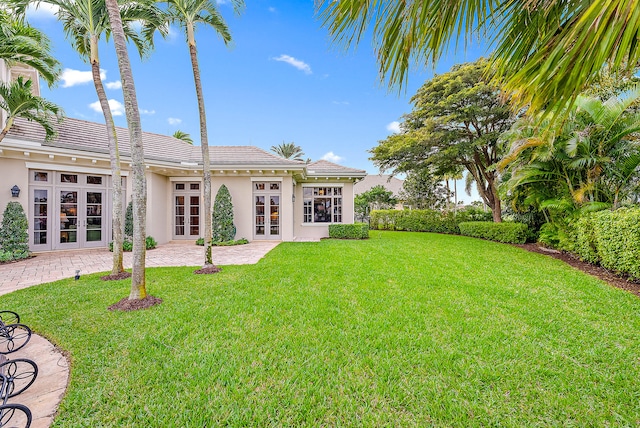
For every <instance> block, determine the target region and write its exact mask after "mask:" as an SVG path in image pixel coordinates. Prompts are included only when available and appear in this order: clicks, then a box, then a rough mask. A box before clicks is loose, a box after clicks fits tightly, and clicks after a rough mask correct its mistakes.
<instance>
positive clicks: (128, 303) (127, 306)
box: [107, 296, 162, 312]
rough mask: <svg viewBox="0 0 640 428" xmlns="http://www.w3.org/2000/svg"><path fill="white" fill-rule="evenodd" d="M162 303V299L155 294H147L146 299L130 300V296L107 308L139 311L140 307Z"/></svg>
mask: <svg viewBox="0 0 640 428" xmlns="http://www.w3.org/2000/svg"><path fill="white" fill-rule="evenodd" d="M160 303H162V299H160V298H158V297H154V296H147V297H145V298H144V299H136V300H129V299H128V298H124V299H122V300H120V301H119V302H118V303H114V304H113V305H111V306H109V307H108V308H107V309H109V310H110V311H123V312H129V311H137V310H140V309H147V308H150V307H152V306H155V305H159V304H160Z"/></svg>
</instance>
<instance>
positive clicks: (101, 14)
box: [13, 0, 162, 276]
mask: <svg viewBox="0 0 640 428" xmlns="http://www.w3.org/2000/svg"><path fill="white" fill-rule="evenodd" d="M13 1H14V4H15V5H17V6H19V9H18V10H22V9H24V8H26V7H27V6H28V5H29V4H35V5H36V6H38V5H40V4H41V3H48V4H50V5H53V6H56V7H57V8H58V12H57V16H58V19H59V20H60V21H62V23H63V27H64V31H65V33H66V35H67V37H68V38H69V39H70V40H71V44H72V46H73V47H74V49H75V50H76V51H77V52H78V53H79V54H80V56H81V57H82V59H84V60H85V61H88V62H89V64H91V73H92V76H93V85H94V87H95V90H96V94H97V95H98V101H99V103H100V107H101V108H102V114H103V115H104V120H105V124H106V127H107V142H108V147H109V156H110V159H111V175H112V185H113V206H112V228H113V266H112V268H111V274H112V275H114V276H117V275H118V274H121V273H122V272H124V265H123V262H122V259H123V250H122V242H123V240H124V230H123V222H122V217H123V209H122V199H123V197H122V176H121V169H120V149H119V145H118V137H117V134H116V127H115V123H114V121H113V114H112V112H111V108H110V107H109V101H108V99H107V94H106V92H105V90H104V86H103V84H102V79H101V78H100V57H99V52H98V42H99V41H100V39H101V38H102V37H103V36H105V37H108V36H109V32H110V28H109V16H108V14H107V9H106V5H105V3H104V1H103V0H40V1H37V2H35V3H32V2H30V1H29V0H26V1H25V0H13ZM120 8H121V11H122V12H121V15H122V20H123V22H124V24H125V25H124V32H125V36H126V37H127V39H128V40H129V41H131V42H132V43H133V44H134V46H135V47H136V48H137V49H138V52H139V53H140V56H141V57H142V56H143V55H145V54H146V53H147V52H148V51H149V50H150V48H151V41H152V40H150V39H145V38H142V37H140V35H139V34H138V32H137V31H136V30H135V29H134V27H133V25H132V24H134V23H138V22H143V23H145V26H146V27H149V26H154V27H158V26H159V24H158V23H160V22H162V20H161V16H162V15H161V12H160V11H159V10H158V9H157V8H155V7H154V6H153V4H152V3H148V2H147V3H144V2H135V3H134V2H123V3H121V7H120Z"/></svg>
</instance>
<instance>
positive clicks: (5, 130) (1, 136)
mask: <svg viewBox="0 0 640 428" xmlns="http://www.w3.org/2000/svg"><path fill="white" fill-rule="evenodd" d="M7 114H9V113H8V112H7ZM14 121H15V119H14V118H13V117H9V118H8V119H7V123H6V124H5V125H4V128H2V132H0V141H2V140H4V137H6V136H7V134H8V133H9V130H10V129H11V127H12V126H13V122H14Z"/></svg>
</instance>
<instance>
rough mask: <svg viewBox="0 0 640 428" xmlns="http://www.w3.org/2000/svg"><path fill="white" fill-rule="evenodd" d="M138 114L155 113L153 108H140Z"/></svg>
mask: <svg viewBox="0 0 640 428" xmlns="http://www.w3.org/2000/svg"><path fill="white" fill-rule="evenodd" d="M140 114H156V111H155V110H146V109H140Z"/></svg>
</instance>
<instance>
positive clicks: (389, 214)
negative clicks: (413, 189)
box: [370, 210, 460, 234]
mask: <svg viewBox="0 0 640 428" xmlns="http://www.w3.org/2000/svg"><path fill="white" fill-rule="evenodd" d="M370 223H371V229H379V230H404V231H407V232H436V233H453V234H458V233H460V230H459V229H458V224H457V221H456V216H455V215H454V214H453V213H452V212H440V211H434V210H404V211H400V210H375V211H372V212H371V221H370Z"/></svg>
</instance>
